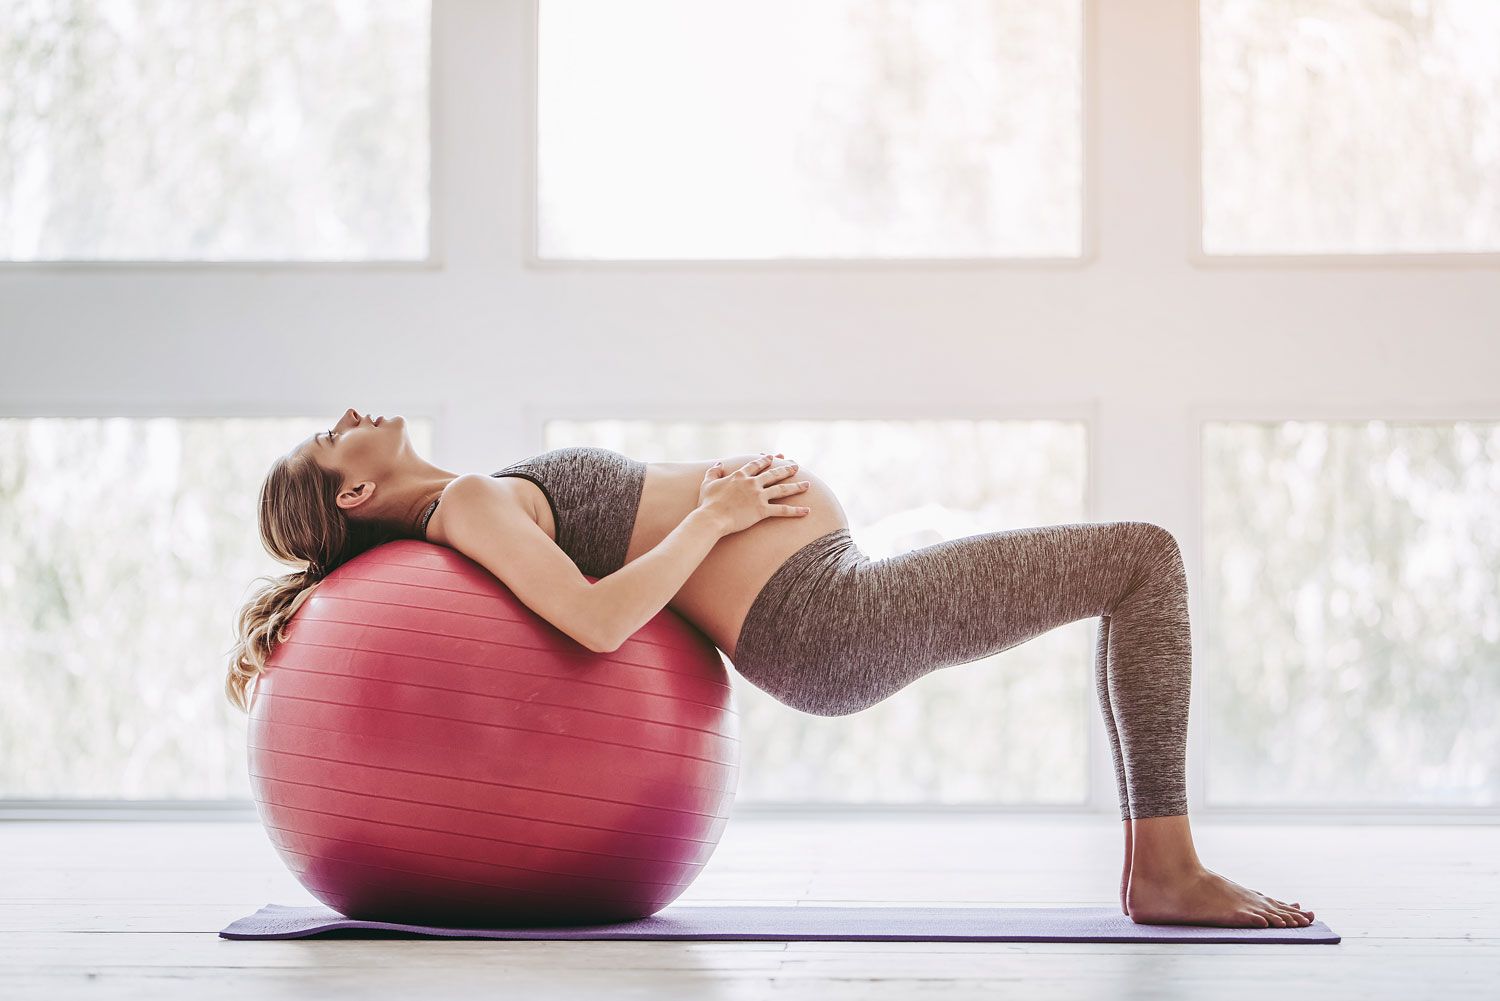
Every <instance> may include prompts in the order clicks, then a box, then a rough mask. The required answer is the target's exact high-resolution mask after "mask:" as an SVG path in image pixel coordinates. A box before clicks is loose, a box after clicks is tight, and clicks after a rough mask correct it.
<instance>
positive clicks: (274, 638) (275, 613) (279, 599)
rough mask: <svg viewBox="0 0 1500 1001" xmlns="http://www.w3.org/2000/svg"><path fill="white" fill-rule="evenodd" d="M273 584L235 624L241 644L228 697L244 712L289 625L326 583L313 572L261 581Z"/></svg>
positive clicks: (233, 659) (226, 689) (228, 681)
mask: <svg viewBox="0 0 1500 1001" xmlns="http://www.w3.org/2000/svg"><path fill="white" fill-rule="evenodd" d="M256 580H258V581H261V580H263V581H268V582H269V583H268V584H267V585H266V586H265V587H263V588H261V589H260V590H258V591H257V592H256V593H255V596H254V597H252V598H251V599H250V601H249V602H247V603H246V604H245V607H244V608H242V609H240V614H239V617H238V618H237V620H236V621H235V633H236V635H237V636H238V640H237V642H236V643H235V649H234V652H233V654H232V655H231V657H230V661H229V676H228V677H226V678H225V679H224V694H225V695H227V696H228V697H229V701H230V703H231V704H232V705H234V706H235V707H236V708H238V709H239V710H241V711H242V712H246V713H248V712H249V711H250V685H251V684H252V683H253V682H254V680H255V678H256V676H257V675H259V674H260V672H261V671H262V670H264V669H265V666H266V661H267V660H269V659H270V657H271V651H272V650H274V649H276V644H277V643H279V642H281V641H282V640H284V639H286V624H287V623H288V622H289V621H291V618H292V616H293V615H296V614H297V609H299V608H301V607H302V603H303V602H304V601H306V600H307V598H308V595H310V594H312V593H313V589H314V588H316V587H317V586H318V583H319V582H320V581H321V580H322V578H321V577H318V576H316V575H315V574H313V573H312V568H311V567H309V568H308V569H307V570H303V571H298V572H296V573H289V574H287V575H285V576H284V577H257V578H256Z"/></svg>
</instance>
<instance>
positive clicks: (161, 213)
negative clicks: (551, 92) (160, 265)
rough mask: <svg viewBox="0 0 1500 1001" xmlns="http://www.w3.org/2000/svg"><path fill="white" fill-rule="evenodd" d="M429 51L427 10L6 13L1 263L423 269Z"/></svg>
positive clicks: (122, 7) (412, 3) (326, 6)
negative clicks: (331, 264)
mask: <svg viewBox="0 0 1500 1001" xmlns="http://www.w3.org/2000/svg"><path fill="white" fill-rule="evenodd" d="M428 39H429V14H428V0H359V2H357V3H337V2H330V0H315V2H309V0H214V2H212V3H203V2H201V0H109V2H106V0H74V2H70V3H57V2H55V0H6V2H5V3H3V4H0V81H3V82H0V258H3V259H7V260H13V261H57V260H184V261H231V260H289V261H290V260H297V261H311V260H372V259H398V260H409V259H424V258H426V257H427V255H428V240H427V232H428V197H427V189H428V184H427V179H428V172H429V168H428V142H427V131H428V113H427V105H428V101H427V78H428V50H429V44H428Z"/></svg>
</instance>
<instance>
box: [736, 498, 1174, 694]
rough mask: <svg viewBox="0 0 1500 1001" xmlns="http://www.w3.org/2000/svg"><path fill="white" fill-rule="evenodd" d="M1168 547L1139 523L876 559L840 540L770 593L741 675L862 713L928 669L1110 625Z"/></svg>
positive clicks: (995, 537)
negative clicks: (1091, 622)
mask: <svg viewBox="0 0 1500 1001" xmlns="http://www.w3.org/2000/svg"><path fill="white" fill-rule="evenodd" d="M825 538H827V537H825ZM1168 547H1171V548H1172V549H1173V555H1175V541H1173V540H1171V536H1170V534H1169V533H1167V532H1166V531H1165V530H1164V529H1162V528H1160V527H1158V526H1156V525H1153V524H1151V523H1148V522H1138V521H1116V522H1084V523H1070V524H1063V525H1044V526H1039V527H1030V528H1017V529H1009V530H1005V531H997V532H985V533H981V534H978V535H969V536H964V537H962V538H957V539H948V540H945V541H943V542H938V543H935V544H933V545H930V546H924V547H921V548H919V549H913V550H910V551H908V552H905V553H899V554H896V555H894V556H889V557H884V558H882V559H878V560H877V559H870V558H869V557H868V556H866V555H865V554H864V553H863V552H861V551H860V550H859V548H858V546H857V545H855V544H854V543H853V541H852V538H848V537H847V536H846V537H845V538H842V539H839V538H834V539H832V540H831V544H825V546H824V547H823V549H822V550H817V549H816V548H815V549H814V550H813V551H812V552H811V553H810V554H808V555H807V557H806V558H805V559H803V560H802V561H801V564H800V565H798V566H795V567H793V568H792V569H791V571H790V572H789V573H788V574H786V575H784V576H783V579H782V580H780V581H778V580H777V578H776V577H775V576H773V577H772V579H771V580H770V581H768V582H767V586H768V587H770V586H771V585H772V584H776V585H777V586H778V588H779V590H778V592H777V593H775V594H767V593H766V592H762V595H761V596H760V597H758V598H757V599H756V606H759V607H755V606H752V609H751V613H750V615H749V616H747V618H746V625H747V629H746V631H745V632H743V633H742V638H741V640H740V641H739V642H740V643H741V644H742V645H741V646H739V647H737V648H736V657H735V661H734V663H735V667H736V669H737V670H738V671H739V672H740V673H741V674H742V675H744V676H745V677H746V678H747V679H748V680H750V681H751V682H752V683H754V684H755V685H756V686H757V687H759V688H762V689H763V690H765V691H767V692H768V693H769V694H771V695H772V696H773V697H775V698H777V699H778V700H779V701H782V702H784V703H786V704H788V705H791V706H793V707H795V708H798V709H801V710H803V711H805V712H811V713H816V714H818V715H830V716H838V715H847V714H848V713H852V712H858V711H860V710H861V709H864V708H867V707H869V706H871V705H874V704H875V703H877V702H880V701H882V700H884V699H886V698H888V697H889V696H890V695H892V694H894V693H895V692H897V691H900V690H901V689H902V688H905V687H906V686H907V685H909V684H911V683H912V682H914V681H916V680H917V679H918V678H921V677H923V676H924V675H926V674H929V673H931V672H932V671H935V670H938V669H940V668H943V667H949V666H953V665H956V664H967V663H970V662H972V661H975V660H979V659H981V658H984V657H988V656H991V655H993V654H996V653H999V652H1001V651H1003V650H1008V649H1010V648H1011V647H1014V646H1016V645H1018V644H1020V643H1024V642H1025V641H1026V640H1029V639H1032V638H1034V637H1036V636H1039V635H1041V634H1042V633H1045V632H1048V631H1050V630H1052V629H1055V628H1057V627H1058V626H1061V625H1065V624H1067V623H1069V622H1074V621H1077V620H1078V619H1082V618H1088V617H1092V616H1099V615H1107V614H1109V611H1110V609H1111V608H1113V606H1114V605H1115V604H1116V603H1117V602H1118V601H1120V600H1121V599H1123V598H1124V597H1125V596H1126V595H1128V594H1129V592H1130V591H1131V589H1132V588H1134V587H1135V586H1137V585H1138V584H1139V583H1140V581H1141V580H1142V579H1143V576H1144V574H1146V573H1149V572H1150V570H1151V568H1152V565H1153V562H1154V560H1155V559H1157V558H1165V551H1166V549H1167V548H1168ZM794 558H795V557H794ZM789 562H791V561H789ZM784 569H785V568H784ZM778 574H781V571H779V570H778ZM762 598H764V599H766V600H765V601H762Z"/></svg>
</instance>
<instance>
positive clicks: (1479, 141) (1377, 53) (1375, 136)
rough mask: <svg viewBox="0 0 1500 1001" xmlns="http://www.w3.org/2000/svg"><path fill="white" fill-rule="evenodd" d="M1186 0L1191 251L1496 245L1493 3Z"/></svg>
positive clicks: (1496, 15)
mask: <svg viewBox="0 0 1500 1001" xmlns="http://www.w3.org/2000/svg"><path fill="white" fill-rule="evenodd" d="M1200 10H1201V40H1202V64H1201V72H1202V97H1203V100H1202V115H1201V122H1202V129H1203V150H1202V156H1203V161H1202V167H1203V248H1204V250H1205V251H1206V252H1207V253H1210V254H1318V253H1359V254H1383V253H1435V252H1472V251H1500V3H1496V2H1495V0H1379V2H1371V0H1310V2H1305V3H1267V2H1265V0H1202V2H1201V4H1200Z"/></svg>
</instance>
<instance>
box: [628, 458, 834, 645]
mask: <svg viewBox="0 0 1500 1001" xmlns="http://www.w3.org/2000/svg"><path fill="white" fill-rule="evenodd" d="M756 454H757V453H754V452H747V453H745V454H743V455H730V456H724V459H723V461H724V466H725V468H727V469H729V470H730V471H733V470H735V469H738V468H739V467H740V466H742V465H744V464H745V463H746V462H748V461H750V460H751V459H753V458H755V456H756ZM793 459H795V456H794V457H793ZM790 461H792V460H791V459H777V460H776V462H775V465H776V466H784V465H786V464H787V463H789V462H790ZM712 465H713V461H712V460H704V461H700V462H651V463H647V465H646V482H645V484H644V485H643V486H642V488H641V504H640V508H639V509H638V510H637V512H636V518H635V527H634V528H633V529H632V531H631V535H630V545H629V547H628V548H627V549H626V551H625V562H626V563H629V562H630V561H631V560H634V559H635V558H636V557H637V556H639V555H641V554H642V553H646V552H650V551H651V550H652V549H654V548H656V546H657V544H658V543H660V542H661V540H662V539H664V538H666V537H667V535H668V534H670V533H671V531H672V529H674V528H676V527H677V526H678V525H679V524H680V523H681V522H682V519H684V518H686V517H687V516H688V514H689V513H690V512H691V511H692V510H693V509H694V508H696V507H697V506H698V489H699V487H700V486H702V484H703V476H704V474H705V473H707V472H708V468H709V467H710V466H712ZM797 480H807V481H808V488H807V489H806V490H803V491H800V492H797V493H792V494H787V495H786V496H784V497H778V498H775V499H774V500H773V501H772V503H774V504H789V505H795V506H799V507H810V508H812V513H811V514H804V515H794V516H788V517H780V516H772V517H769V518H764V519H762V520H761V521H759V522H757V523H755V524H754V525H751V526H750V527H749V528H747V529H745V530H743V531H740V532H735V533H733V534H731V535H726V536H724V537H723V538H721V539H720V540H719V541H718V542H717V543H715V545H714V547H713V549H711V550H710V551H709V554H708V556H707V557H705V558H704V560H703V562H702V563H701V564H699V566H698V569H696V570H694V571H693V573H692V576H690V577H688V579H687V581H686V582H685V583H684V584H683V585H682V587H681V588H680V589H679V590H678V592H677V594H676V595H675V596H674V597H673V598H672V600H671V601H670V602H668V605H669V606H670V607H671V608H672V609H673V611H676V612H678V613H679V614H681V615H683V616H684V617H685V618H687V620H688V621H689V622H692V623H693V625H695V626H697V627H698V628H699V629H701V630H703V632H704V633H705V634H706V635H707V636H708V638H709V639H710V640H712V641H713V643H714V645H715V646H717V647H718V648H719V649H720V650H722V651H724V653H725V655H726V656H728V657H729V659H730V660H733V659H734V643H735V640H736V639H737V638H738V637H739V634H740V626H741V624H742V623H744V621H745V614H746V613H747V612H749V611H750V605H751V603H752V602H754V600H755V596H756V595H757V594H759V593H760V589H761V586H762V585H763V584H765V582H766V581H767V580H769V579H770V578H771V575H772V574H773V573H775V572H776V569H777V568H778V567H780V566H781V564H782V563H784V562H786V559H787V557H789V556H791V555H792V554H793V553H795V552H796V551H797V550H798V549H801V548H802V547H803V546H805V545H806V544H807V543H809V542H811V541H812V540H813V539H816V538H817V537H818V536H820V535H824V534H826V533H828V532H831V531H833V530H834V529H836V528H848V527H849V521H848V519H847V518H846V517H845V515H844V509H843V507H842V506H841V505H840V504H839V502H838V498H837V497H835V496H834V494H833V491H832V490H831V489H830V488H829V487H828V485H827V484H826V483H824V482H823V481H822V480H821V479H819V478H818V475H817V474H816V473H815V472H813V471H812V470H810V469H808V468H807V467H806V466H802V467H800V468H798V469H797V471H796V472H794V473H793V474H792V475H791V476H788V477H786V479H785V480H782V481H779V482H796V481H797Z"/></svg>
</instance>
